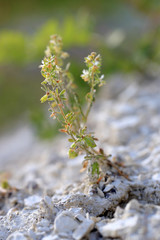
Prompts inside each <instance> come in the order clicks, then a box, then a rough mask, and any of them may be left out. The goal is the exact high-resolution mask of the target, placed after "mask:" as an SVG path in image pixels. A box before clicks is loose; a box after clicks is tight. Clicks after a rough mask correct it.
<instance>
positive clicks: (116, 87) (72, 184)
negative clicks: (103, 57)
mask: <svg viewBox="0 0 160 240" xmlns="http://www.w3.org/2000/svg"><path fill="white" fill-rule="evenodd" d="M132 78H133V79H134V81H133V80H131V77H124V76H123V77H120V76H114V77H113V79H111V81H110V82H109V83H108V85H107V86H105V87H103V89H102V90H101V92H100V94H99V99H98V101H97V102H96V103H95V105H94V107H93V110H92V112H91V114H90V123H89V128H90V129H92V130H93V131H94V132H95V133H96V134H95V135H96V136H97V137H98V138H99V139H100V142H101V143H99V146H101V147H102V148H103V149H104V150H105V152H106V153H107V154H112V159H113V161H114V160H115V159H116V160H117V161H119V162H120V163H121V164H123V165H124V168H123V171H124V172H125V173H126V174H127V175H128V176H129V178H130V180H127V179H126V178H124V177H122V176H119V175H118V174H117V173H116V172H114V171H108V172H107V177H106V178H104V179H102V180H101V182H100V183H99V184H98V185H94V186H88V185H87V183H86V181H85V174H84V173H83V174H80V172H79V170H80V168H81V163H82V161H83V156H79V157H78V158H77V159H74V160H69V159H68V157H67V155H66V152H67V149H68V145H67V144H68V143H67V139H66V138H65V137H63V136H59V137H57V138H56V139H55V140H54V141H53V142H50V143H47V142H45V143H44V142H43V143H42V142H39V141H38V140H37V139H36V138H34V137H33V136H32V134H31V132H29V133H28V132H27V130H24V131H21V133H19V135H17V136H18V137H17V139H19V140H18V144H19V146H20V149H19V148H16V147H17V145H16V143H15V141H14V138H13V136H12V137H11V136H10V137H9V136H8V138H9V139H10V141H11V140H13V142H11V143H9V145H7V146H8V148H7V146H6V144H7V140H6V139H5V138H3V139H1V140H0V150H1V151H0V157H1V159H0V166H1V169H2V170H3V174H1V175H2V176H3V175H4V174H5V175H8V179H9V183H10V185H11V187H10V188H9V189H8V190H5V189H3V188H0V240H5V239H7V240H27V239H30V240H31V239H32V240H40V239H42V240H67V239H68V240H72V239H73V240H74V239H75V240H80V239H83V240H87V239H88V240H98V239H99V240H102V239H106V240H111V239H112V240H113V239H116V240H117V239H124V240H142V239H146V240H159V239H160V228H159V226H160V171H159V170H160V81H159V80H151V81H140V80H139V81H138V80H137V81H135V79H138V77H137V76H136V77H132ZM25 131H26V132H25ZM27 134H28V135H27ZM12 138H13V139H12ZM5 141H6V142H5ZM27 141H28V143H26V142H27ZM4 146H5V149H6V151H7V152H6V151H4ZM15 149H17V150H15ZM20 150H21V151H20ZM3 177H4V176H3Z"/></svg>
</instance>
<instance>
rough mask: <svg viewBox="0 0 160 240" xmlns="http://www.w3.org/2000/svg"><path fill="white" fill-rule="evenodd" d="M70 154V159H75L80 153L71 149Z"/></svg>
mask: <svg viewBox="0 0 160 240" xmlns="http://www.w3.org/2000/svg"><path fill="white" fill-rule="evenodd" d="M68 154H69V158H75V157H77V156H78V153H77V152H76V151H75V150H74V149H72V148H70V149H69V152H68Z"/></svg>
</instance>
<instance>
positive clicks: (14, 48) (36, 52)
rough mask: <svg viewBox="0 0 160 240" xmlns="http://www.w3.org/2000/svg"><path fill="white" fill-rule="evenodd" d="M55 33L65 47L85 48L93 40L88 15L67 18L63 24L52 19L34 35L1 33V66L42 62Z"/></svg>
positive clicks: (15, 32)
mask: <svg viewBox="0 0 160 240" xmlns="http://www.w3.org/2000/svg"><path fill="white" fill-rule="evenodd" d="M55 33H57V34H60V35H61V36H62V37H63V39H64V47H71V46H72V47H74V46H85V45H86V44H88V43H89V41H90V39H91V31H90V21H89V18H88V15H86V14H83V15H82V14H80V15H78V16H77V17H76V18H74V17H73V16H67V17H66V18H65V19H64V21H63V23H61V24H60V23H59V22H58V20H55V19H50V20H49V21H47V22H46V23H45V24H44V25H43V26H42V27H41V28H40V29H39V30H38V31H37V32H36V33H35V34H34V35H27V34H23V33H22V32H17V31H9V30H8V31H7V30H4V31H0V64H1V65H5V64H10V63H12V64H18V65H19V64H20V65H21V64H24V63H27V64H29V63H31V62H34V61H40V59H41V58H42V57H43V53H44V50H45V48H46V45H47V44H48V41H49V38H50V36H51V35H53V34H55ZM76 33H77V34H76Z"/></svg>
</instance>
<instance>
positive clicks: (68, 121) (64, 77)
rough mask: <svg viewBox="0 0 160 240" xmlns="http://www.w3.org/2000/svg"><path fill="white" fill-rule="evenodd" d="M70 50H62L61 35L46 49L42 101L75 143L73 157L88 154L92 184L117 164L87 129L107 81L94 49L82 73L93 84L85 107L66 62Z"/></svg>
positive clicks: (42, 70) (90, 84) (85, 158)
mask: <svg viewBox="0 0 160 240" xmlns="http://www.w3.org/2000/svg"><path fill="white" fill-rule="evenodd" d="M68 56H69V55H68V53H66V52H64V51H62V39H61V38H60V37H59V36H58V35H53V36H51V40H50V43H49V46H48V47H47V49H46V51H45V57H44V59H43V61H42V64H41V65H40V67H41V73H42V76H43V77H44V78H45V80H44V81H43V82H42V83H41V84H42V90H44V92H45V95H44V96H43V97H42V98H41V102H42V103H44V102H46V101H47V102H48V103H49V106H50V107H49V111H50V112H51V115H50V117H51V118H55V119H57V120H58V121H59V122H60V124H61V126H62V128H61V129H60V131H61V132H64V133H66V134H67V135H68V136H69V139H68V141H69V142H70V143H71V146H70V148H69V152H68V154H69V157H70V158H75V157H77V156H78V155H79V154H80V153H85V157H84V161H83V168H82V171H83V170H85V169H87V170H88V179H89V182H90V183H97V182H99V181H100V180H101V179H102V178H103V177H104V175H105V174H106V167H108V166H109V167H115V168H116V169H117V170H118V171H119V172H120V170H119V169H118V167H117V165H115V164H114V163H112V162H111V161H110V160H109V157H110V156H106V155H105V154H104V151H103V150H102V149H99V150H97V149H96V146H97V145H96V141H97V140H98V139H97V138H95V137H94V135H93V133H91V132H88V130H87V125H86V123H87V119H88V115H89V112H90V110H91V106H92V104H93V102H94V101H95V93H96V89H95V88H96V86H99V87H100V86H102V85H103V84H104V83H105V82H104V80H103V78H104V75H101V72H100V68H101V56H100V55H97V54H96V53H95V52H92V53H91V54H90V55H89V56H88V57H86V58H85V64H86V66H87V69H85V70H83V72H82V75H81V77H82V79H83V80H84V81H85V82H87V83H88V84H89V86H90V91H89V92H88V93H87V94H86V101H87V107H86V108H85V109H83V108H82V106H81V104H80V99H79V96H78V95H77V94H76V93H75V85H74V84H73V77H72V74H71V73H70V72H69V66H70V64H69V63H68V64H66V65H64V59H66V58H67V57H68Z"/></svg>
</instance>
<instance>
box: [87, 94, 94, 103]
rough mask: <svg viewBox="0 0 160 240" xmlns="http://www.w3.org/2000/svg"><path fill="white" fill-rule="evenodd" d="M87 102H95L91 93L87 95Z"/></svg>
mask: <svg viewBox="0 0 160 240" xmlns="http://www.w3.org/2000/svg"><path fill="white" fill-rule="evenodd" d="M86 100H87V101H88V102H92V101H93V96H92V94H91V93H90V92H89V93H87V94H86Z"/></svg>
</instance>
